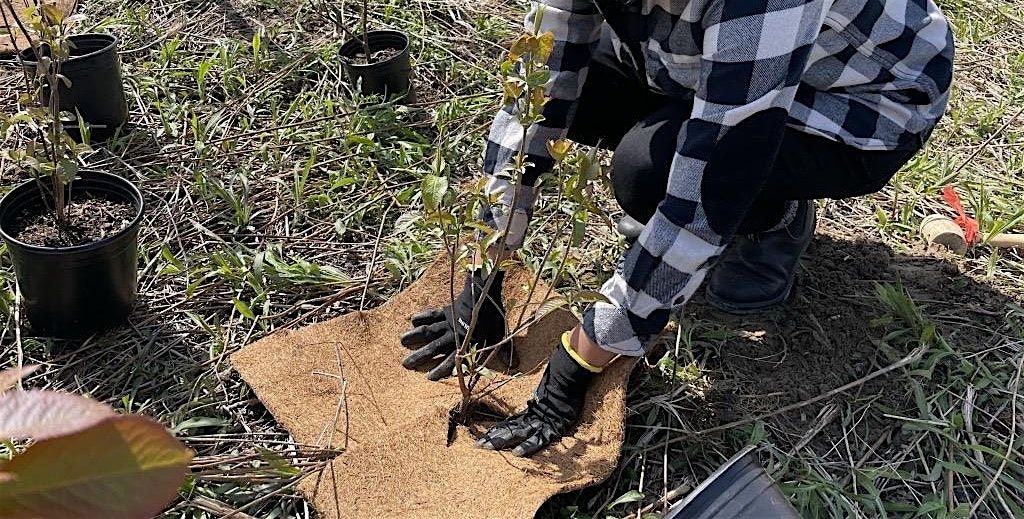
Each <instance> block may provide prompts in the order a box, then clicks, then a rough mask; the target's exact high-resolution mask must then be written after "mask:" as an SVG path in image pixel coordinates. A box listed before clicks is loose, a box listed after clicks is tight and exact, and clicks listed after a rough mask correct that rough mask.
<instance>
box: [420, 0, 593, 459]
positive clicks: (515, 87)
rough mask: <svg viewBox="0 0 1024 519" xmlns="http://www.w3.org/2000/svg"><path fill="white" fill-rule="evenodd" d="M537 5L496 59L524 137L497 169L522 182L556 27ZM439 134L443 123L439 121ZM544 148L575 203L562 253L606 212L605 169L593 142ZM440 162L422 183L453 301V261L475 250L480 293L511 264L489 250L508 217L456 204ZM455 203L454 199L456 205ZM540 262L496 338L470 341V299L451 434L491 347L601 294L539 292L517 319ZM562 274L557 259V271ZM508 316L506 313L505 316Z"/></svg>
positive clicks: (497, 246) (563, 193)
mask: <svg viewBox="0 0 1024 519" xmlns="http://www.w3.org/2000/svg"><path fill="white" fill-rule="evenodd" d="M542 16H543V13H541V14H540V15H538V16H537V18H536V19H535V25H534V28H533V30H532V31H530V32H526V33H524V34H522V35H521V36H520V37H519V38H517V39H516V41H515V42H514V43H513V44H512V47H511V49H510V51H509V54H508V56H507V58H506V59H505V60H504V61H503V62H502V63H501V65H500V72H501V77H502V92H503V99H502V103H503V104H504V105H505V106H506V107H510V109H511V110H510V111H511V112H512V114H513V116H514V117H515V118H516V120H517V122H518V123H519V126H520V127H521V129H522V132H523V135H524V138H523V139H522V140H521V141H520V146H519V149H518V150H517V152H516V154H515V155H514V159H513V161H512V164H510V166H509V167H508V168H507V170H506V171H504V172H503V174H504V175H507V176H508V179H509V181H510V183H511V184H513V185H520V184H521V180H522V178H523V175H524V173H525V171H526V169H527V167H528V166H529V162H528V160H529V159H528V157H527V154H526V150H525V142H526V139H525V135H526V134H527V131H528V130H529V128H530V126H531V125H533V124H536V123H539V122H541V121H543V118H544V116H543V109H544V106H545V104H546V103H547V101H548V97H547V96H546V86H547V84H548V81H549V80H550V70H549V69H548V68H547V65H546V63H547V61H548V58H549V57H550V55H551V52H552V51H553V47H554V35H553V34H552V33H550V32H541V31H540V27H541V20H542ZM441 133H442V138H443V135H444V128H443V126H442V127H441ZM547 149H548V152H549V154H550V155H551V157H552V158H553V159H554V160H555V163H556V165H555V168H554V170H553V172H552V173H550V174H548V175H546V176H545V177H543V178H542V180H543V179H546V178H553V179H555V182H553V183H552V184H553V185H554V186H556V187H557V188H558V195H557V196H558V202H557V204H558V205H559V206H560V205H562V202H563V201H568V202H571V203H572V204H573V205H574V206H575V207H576V209H575V210H573V211H572V214H571V222H572V227H573V231H572V236H571V238H570V240H569V241H568V243H567V244H566V250H565V251H563V254H562V257H563V258H565V257H568V255H569V250H568V248H569V247H573V246H577V245H579V244H580V243H581V242H582V239H583V230H584V229H585V226H586V224H587V221H588V219H589V215H590V214H592V213H594V214H598V215H601V216H604V213H603V212H601V211H600V209H599V208H597V206H596V205H594V203H593V202H592V200H593V196H592V184H593V182H594V181H595V180H599V179H601V178H602V175H603V170H602V168H601V166H600V163H599V161H598V158H597V155H596V150H591V151H589V152H582V151H581V150H578V149H576V148H575V146H574V145H573V144H572V143H571V142H569V141H568V140H564V139H560V140H556V141H550V142H548V143H547ZM441 162H442V159H441V158H440V151H438V154H437V156H436V157H435V161H434V167H433V168H432V169H433V171H432V172H431V173H430V174H428V175H426V176H425V177H424V179H423V181H422V185H421V190H422V194H423V202H424V207H425V209H426V221H427V222H428V223H429V224H432V225H435V226H437V228H438V229H439V230H440V231H441V236H442V240H443V242H444V246H445V249H446V250H447V251H448V256H449V260H450V273H451V279H452V283H451V284H450V285H449V292H450V293H449V296H450V298H451V301H453V302H454V300H455V288H454V279H455V273H456V271H457V270H458V269H457V267H456V265H458V264H462V263H466V262H467V259H468V258H469V257H471V256H472V257H475V258H478V259H479V260H480V261H482V265H481V268H483V269H484V272H485V274H486V276H487V277H486V283H485V285H484V287H483V289H482V293H484V294H486V293H489V291H490V289H491V286H492V284H493V283H494V281H495V278H496V273H497V272H498V271H500V270H504V269H506V268H508V267H510V266H511V260H510V259H509V258H507V257H504V256H506V255H504V254H499V255H498V256H499V257H498V259H497V261H495V260H494V258H492V254H491V251H504V250H505V249H506V247H505V246H506V243H507V240H508V233H509V230H510V228H511V224H512V219H511V218H509V219H508V221H507V222H506V225H505V228H504V229H491V228H489V227H488V226H486V225H485V224H484V223H483V222H481V221H479V219H478V214H479V212H478V211H476V210H475V208H474V207H475V204H474V203H469V204H466V203H464V202H465V201H464V200H460V202H463V203H459V204H454V203H453V202H454V197H453V196H452V191H451V190H450V189H449V182H448V179H447V175H446V174H445V173H446V172H445V171H443V168H441V167H439V166H438V165H439V164H440V163H441ZM482 187H483V181H481V182H479V183H478V184H477V186H476V189H475V191H474V196H472V197H471V200H472V201H474V202H476V203H489V204H494V203H498V201H497V200H489V199H487V198H486V197H484V196H483V195H482V194H480V192H481V191H482ZM518 196H519V191H518V190H516V191H514V192H513V198H512V202H511V207H517V200H518ZM456 205H457V207H453V206H456ZM467 228H468V229H473V230H476V231H477V234H478V239H477V240H474V241H472V242H470V243H467V244H465V245H464V246H462V247H458V245H457V244H458V242H459V238H460V237H461V235H462V233H463V232H464V231H465V230H466V229H467ZM560 238H561V229H560V230H559V232H558V235H556V236H555V238H554V239H553V240H552V241H551V242H550V246H549V248H548V250H547V251H546V252H545V254H544V255H543V256H542V258H543V260H542V261H544V262H546V261H547V260H548V258H550V256H551V253H552V251H553V248H554V247H555V246H556V244H557V243H558V240H559V239H560ZM542 270H543V269H538V270H537V273H536V276H535V277H534V279H533V280H532V282H531V283H530V285H529V286H528V290H527V294H526V300H525V301H522V302H521V303H522V306H521V309H520V313H519V316H518V319H517V320H516V322H515V324H514V325H512V324H511V323H509V324H510V326H509V328H510V329H509V330H508V334H507V336H506V338H505V339H504V340H502V341H501V342H500V343H499V344H491V345H488V346H487V348H485V349H481V350H475V349H474V347H473V345H472V344H471V338H472V334H473V330H474V329H475V327H476V325H477V321H478V318H479V315H480V311H481V308H482V306H483V304H484V302H485V299H484V298H480V299H479V300H478V301H476V304H475V306H474V307H473V311H472V314H471V315H472V317H471V320H470V323H469V327H468V332H467V333H466V335H465V337H464V338H463V339H462V341H461V343H460V344H459V346H458V348H457V350H456V363H455V371H456V375H457V377H458V382H459V387H460V390H461V392H462V400H461V403H460V404H459V405H458V406H457V407H456V408H455V409H453V410H452V413H451V421H450V424H449V425H450V430H449V441H451V437H452V433H453V432H454V428H455V426H456V425H457V424H458V423H467V421H468V417H469V416H470V415H471V414H472V412H473V410H472V408H473V405H474V401H473V391H474V389H475V388H476V386H477V385H478V383H479V381H480V380H481V376H482V375H483V373H484V366H485V365H486V364H487V363H488V362H489V361H490V359H492V358H493V357H494V355H496V354H497V352H498V351H499V350H500V349H501V348H502V347H503V346H505V345H506V344H509V343H511V341H512V337H513V336H515V335H516V334H518V333H519V332H521V331H522V330H523V329H525V328H526V327H527V326H529V324H531V323H533V322H536V320H538V319H539V318H541V317H543V315H545V314H547V313H550V312H552V311H554V310H556V309H558V308H560V307H564V306H566V305H568V304H570V302H571V301H576V302H585V300H595V299H600V295H599V294H596V293H593V292H580V293H578V294H575V296H574V297H570V298H564V297H550V298H549V297H548V296H550V294H545V296H544V299H545V301H544V303H542V304H541V305H540V306H539V307H538V308H537V309H536V310H535V313H534V316H533V318H532V319H531V320H529V322H525V323H524V321H523V319H524V317H525V315H526V306H527V304H526V303H528V302H529V301H530V300H531V299H532V298H533V295H534V291H535V290H536V287H537V285H538V284H539V281H540V275H541V271H542ZM560 274H561V267H560V268H559V272H558V273H556V280H557V277H558V276H560ZM506 321H507V319H506Z"/></svg>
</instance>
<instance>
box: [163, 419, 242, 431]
mask: <svg viewBox="0 0 1024 519" xmlns="http://www.w3.org/2000/svg"><path fill="white" fill-rule="evenodd" d="M228 425H231V422H229V421H227V420H225V419H223V418H212V417H209V416H196V417H193V418H189V419H188V420H185V421H184V422H181V423H179V424H178V425H175V426H174V427H173V428H172V429H171V431H173V432H174V434H181V433H183V432H186V431H189V430H191V429H202V428H203V427H226V426H228Z"/></svg>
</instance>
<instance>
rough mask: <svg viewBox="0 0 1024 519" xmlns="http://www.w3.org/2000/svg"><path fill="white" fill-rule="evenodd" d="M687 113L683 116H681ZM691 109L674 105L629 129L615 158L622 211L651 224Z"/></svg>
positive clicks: (614, 184) (614, 178)
mask: <svg viewBox="0 0 1024 519" xmlns="http://www.w3.org/2000/svg"><path fill="white" fill-rule="evenodd" d="M680 114H683V115H680ZM686 114H689V111H688V109H685V108H681V107H680V106H679V103H675V104H670V105H668V106H667V107H666V108H665V109H662V110H659V111H657V112H655V113H653V114H651V115H650V116H648V117H647V118H646V119H645V120H643V121H641V122H640V123H638V124H637V125H636V126H634V127H633V128H632V129H631V130H630V131H628V132H627V133H626V134H625V135H624V136H623V137H622V140H621V141H620V142H619V145H618V146H617V147H616V148H615V155H614V156H613V157H612V173H611V177H612V189H613V190H614V192H615V199H616V200H617V201H618V202H619V205H620V206H621V207H622V210H623V211H625V212H626V214H628V215H629V216H632V217H633V218H634V219H636V220H637V221H638V222H642V223H647V221H649V220H650V219H651V217H652V216H654V212H655V211H656V210H657V209H658V204H660V203H661V201H662V200H664V199H665V192H666V191H667V190H668V177H669V170H670V169H671V167H672V159H673V158H674V157H675V145H676V138H677V137H678V135H679V129H680V127H681V126H682V123H683V121H684V120H685V119H684V117H685V115H686Z"/></svg>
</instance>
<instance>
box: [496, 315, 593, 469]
mask: <svg viewBox="0 0 1024 519" xmlns="http://www.w3.org/2000/svg"><path fill="white" fill-rule="evenodd" d="M567 339H568V336H567V335H566V336H564V337H563V338H562V341H563V344H561V345H559V346H558V347H557V348H555V351H554V352H553V353H552V354H551V360H549V361H548V367H547V369H546V370H545V371H544V376H543V377H541V379H540V385H539V386H537V391H536V392H535V393H534V396H533V399H532V400H530V401H529V402H528V403H527V404H526V411H523V412H522V413H520V414H517V415H515V416H513V417H512V418H509V419H508V420H505V421H504V422H501V423H499V424H497V425H495V426H494V427H491V429H490V430H489V431H487V433H485V434H484V435H483V437H481V438H480V439H479V440H477V446H478V447H483V448H485V449H491V450H508V449H512V454H514V455H516V456H524V457H525V456H532V455H534V454H536V453H537V452H538V451H540V450H541V449H543V448H544V447H547V446H548V445H550V444H551V443H552V442H554V441H557V440H558V439H559V438H561V437H562V436H564V435H565V433H566V432H568V430H569V428H570V427H572V426H573V425H575V423H576V420H578V419H579V417H580V411H582V410H583V399H584V397H585V396H586V394H587V389H588V388H589V386H590V381H591V380H593V378H594V374H595V372H594V371H591V370H590V369H587V368H585V367H583V366H582V365H581V364H580V363H579V362H577V361H576V360H575V359H573V358H572V356H571V355H569V352H568V350H567V349H566V343H567Z"/></svg>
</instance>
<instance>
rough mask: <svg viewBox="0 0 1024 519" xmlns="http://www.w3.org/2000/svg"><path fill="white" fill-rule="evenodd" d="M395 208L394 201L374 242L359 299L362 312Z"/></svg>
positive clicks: (382, 219)
mask: <svg viewBox="0 0 1024 519" xmlns="http://www.w3.org/2000/svg"><path fill="white" fill-rule="evenodd" d="M394 206H395V201H394V200H392V201H391V204H390V205H388V208H387V209H385V210H384V215H383V216H381V218H380V227H378V228H377V239H376V240H374V241H373V252H372V253H371V254H370V264H369V265H367V267H366V283H365V284H364V285H363V295H362V297H360V298H359V311H360V312H361V311H363V308H365V307H366V292H367V291H368V290H369V289H370V280H371V279H373V267H375V266H376V264H377V249H379V248H380V239H381V236H382V235H383V234H384V224H386V223H387V221H388V213H389V212H390V211H391V208H392V207H394Z"/></svg>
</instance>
